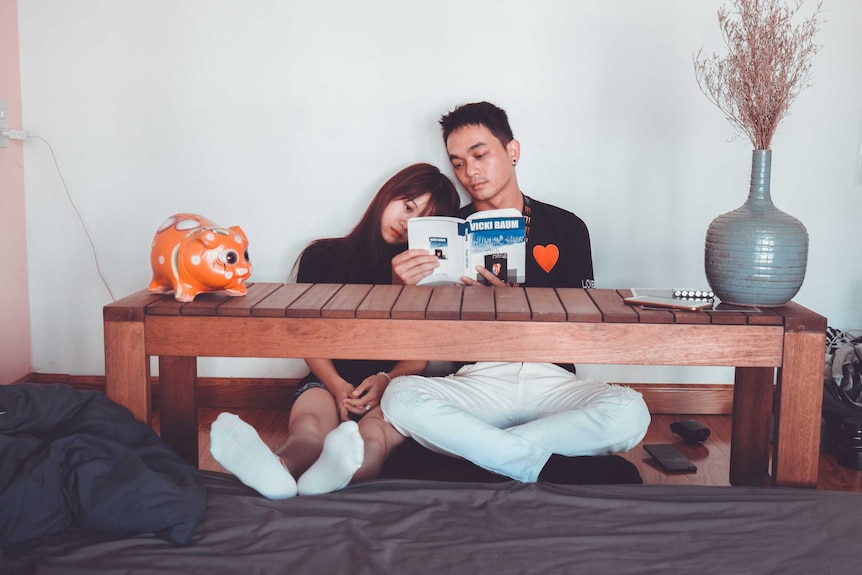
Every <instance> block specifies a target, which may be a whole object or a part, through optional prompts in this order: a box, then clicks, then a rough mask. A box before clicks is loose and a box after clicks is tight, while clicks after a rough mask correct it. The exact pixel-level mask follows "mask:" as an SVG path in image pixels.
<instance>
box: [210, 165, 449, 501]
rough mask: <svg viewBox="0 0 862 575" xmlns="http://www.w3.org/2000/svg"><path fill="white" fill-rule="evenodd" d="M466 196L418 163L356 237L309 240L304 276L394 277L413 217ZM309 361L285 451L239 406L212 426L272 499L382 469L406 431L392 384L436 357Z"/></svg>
mask: <svg viewBox="0 0 862 575" xmlns="http://www.w3.org/2000/svg"><path fill="white" fill-rule="evenodd" d="M458 204H459V198H458V193H457V192H456V190H455V186H454V185H453V184H452V182H451V181H450V180H449V178H447V177H446V176H445V175H443V174H442V173H440V170H438V169H437V168H436V167H434V166H432V165H429V164H414V165H412V166H408V167H407V168H405V169H403V170H401V171H400V172H398V173H397V174H395V175H394V176H392V177H391V178H390V179H389V180H388V181H387V182H386V183H385V184H384V185H383V187H382V188H380V190H379V191H378V192H377V194H376V195H375V196H374V199H373V200H372V201H371V204H370V205H369V206H368V209H367V210H366V211H365V214H364V215H363V216H362V219H360V220H359V223H358V224H357V225H356V227H355V228H353V231H351V232H350V233H349V234H348V235H347V236H345V237H343V238H326V239H320V240H317V241H314V242H312V243H311V244H310V245H309V246H308V247H306V248H305V250H304V251H303V252H302V253H301V254H300V256H299V258H298V260H297V263H296V265H295V266H294V270H295V272H296V281H298V282H304V283H353V284H388V283H391V282H392V268H391V265H392V264H391V260H392V258H393V257H394V256H395V255H397V254H399V253H401V252H403V251H404V250H405V249H406V247H407V220H408V219H410V218H412V217H416V216H424V215H437V214H446V215H448V214H453V213H454V212H455V211H456V210H457V209H458ZM305 361H306V363H307V364H308V367H309V368H310V370H311V373H309V374H308V375H307V376H306V377H305V378H303V379H302V381H300V383H299V386H298V388H297V392H296V400H295V401H294V404H293V407H292V409H291V412H290V423H289V425H288V437H287V440H286V441H285V443H284V445H283V446H282V447H281V448H280V449H279V450H278V451H277V454H276V453H273V452H272V451H270V449H269V448H268V447H267V446H266V444H264V443H263V441H261V439H260V437H259V436H258V434H257V432H256V431H255V430H254V428H252V427H251V426H250V425H248V424H247V423H245V422H243V421H242V420H240V419H239V417H237V416H236V415H233V414H230V413H222V414H221V415H219V417H218V419H216V421H215V422H213V425H212V430H211V433H210V439H211V447H210V451H211V453H212V455H213V457H214V458H215V459H216V461H218V462H219V463H220V464H221V465H222V466H223V467H224V468H225V469H227V470H228V471H230V472H231V473H233V474H234V475H236V476H237V478H239V480H240V481H242V482H243V483H245V484H246V485H248V486H250V487H253V488H254V489H256V490H257V491H259V492H260V493H261V495H263V496H265V497H267V498H269V499H283V498H286V497H292V496H294V495H296V494H300V495H312V494H318V493H327V492H330V491H334V490H336V489H341V488H342V487H344V486H346V485H347V484H348V483H349V482H350V481H351V480H352V479H367V478H371V477H375V476H376V475H377V473H378V472H379V470H380V466H381V465H382V463H383V460H384V459H385V457H386V454H388V452H389V451H390V450H391V449H392V448H393V447H394V446H395V445H397V444H399V443H400V442H401V441H403V439H404V438H403V437H402V436H401V435H400V434H399V433H398V432H397V431H395V430H394V429H393V428H392V427H391V426H390V425H389V424H388V423H387V422H386V421H385V420H384V419H383V415H382V412H381V410H380V398H381V397H382V395H383V391H384V390H385V389H386V386H387V385H388V384H389V382H390V381H391V379H392V378H393V377H397V376H399V375H409V374H417V373H421V372H422V370H424V369H425V367H426V365H427V363H428V362H426V361H373V360H331V359H306V360H305ZM355 420H358V421H359V423H358V424H357V423H356V421H355ZM295 478H299V479H298V481H297V480H295Z"/></svg>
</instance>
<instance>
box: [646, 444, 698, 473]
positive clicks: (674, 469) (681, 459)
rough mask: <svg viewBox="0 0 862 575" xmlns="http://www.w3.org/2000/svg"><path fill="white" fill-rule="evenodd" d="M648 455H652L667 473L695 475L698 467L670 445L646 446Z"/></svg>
mask: <svg viewBox="0 0 862 575" xmlns="http://www.w3.org/2000/svg"><path fill="white" fill-rule="evenodd" d="M644 449H645V450H646V452H647V453H649V454H650V455H652V456H653V457H654V458H655V460H656V461H658V463H659V465H661V466H662V468H663V469H664V470H665V471H668V472H671V473H694V472H695V471H697V467H696V466H695V465H694V463H692V462H691V461H689V460H688V459H687V458H686V457H685V455H683V454H682V453H680V452H679V450H678V449H677V448H676V447H674V446H673V445H670V444H668V443H663V444H653V445H644Z"/></svg>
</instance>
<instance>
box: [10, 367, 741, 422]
mask: <svg viewBox="0 0 862 575" xmlns="http://www.w3.org/2000/svg"><path fill="white" fill-rule="evenodd" d="M26 381H29V382H32V383H65V384H67V385H69V386H71V387H73V388H75V389H81V390H98V391H101V392H102V393H104V391H105V377H104V376H100V375H68V374H56V373H33V374H31V375H30V377H29V378H27V379H26ZM298 381H299V380H298V379H291V378H230V377H201V378H198V386H197V403H198V406H199V407H209V408H216V409H220V408H250V409H289V408H290V406H291V405H292V404H293V395H294V393H295V391H296V384H297V382H298ZM623 385H627V386H629V387H631V388H633V389H635V390H637V391H639V392H640V393H642V394H643V396H644V401H646V404H647V405H648V406H649V409H650V413H653V414H655V415H660V414H672V415H678V414H690V415H727V414H730V413H732V412H733V385H732V384H711V383H626V384H623ZM152 400H153V407H158V405H159V382H158V378H155V377H154V378H152Z"/></svg>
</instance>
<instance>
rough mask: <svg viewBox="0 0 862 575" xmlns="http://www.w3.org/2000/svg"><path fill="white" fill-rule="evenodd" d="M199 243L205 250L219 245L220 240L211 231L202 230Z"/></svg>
mask: <svg viewBox="0 0 862 575" xmlns="http://www.w3.org/2000/svg"><path fill="white" fill-rule="evenodd" d="M200 242H201V243H202V244H203V245H204V247H205V248H207V249H212V248H214V247H216V246H218V245H219V244H220V243H221V238H219V234H217V233H216V232H214V231H212V230H204V231H203V233H201V235H200Z"/></svg>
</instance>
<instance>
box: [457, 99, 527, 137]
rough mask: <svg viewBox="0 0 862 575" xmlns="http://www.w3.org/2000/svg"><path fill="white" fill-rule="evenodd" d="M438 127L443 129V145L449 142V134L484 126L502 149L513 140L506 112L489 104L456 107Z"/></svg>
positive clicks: (481, 103) (479, 103)
mask: <svg viewBox="0 0 862 575" xmlns="http://www.w3.org/2000/svg"><path fill="white" fill-rule="evenodd" d="M440 125H441V126H442V127H443V143H444V144H445V143H446V142H447V141H448V140H449V134H451V133H452V132H454V131H455V130H457V129H458V128H461V127H462V126H485V127H486V128H488V131H489V132H491V133H492V134H494V136H495V137H496V138H497V139H498V140H500V143H501V144H503V147H506V146H507V145H508V144H509V142H511V141H512V140H514V139H515V136H514V135H513V134H512V128H511V127H510V126H509V117H508V116H507V115H506V111H505V110H503V109H502V108H498V107H497V106H495V105H494V104H491V103H489V102H474V103H472V104H463V105H461V106H458V107H457V108H455V109H454V110H452V111H451V112H449V113H448V114H445V115H444V116H443V117H442V118H440Z"/></svg>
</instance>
